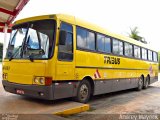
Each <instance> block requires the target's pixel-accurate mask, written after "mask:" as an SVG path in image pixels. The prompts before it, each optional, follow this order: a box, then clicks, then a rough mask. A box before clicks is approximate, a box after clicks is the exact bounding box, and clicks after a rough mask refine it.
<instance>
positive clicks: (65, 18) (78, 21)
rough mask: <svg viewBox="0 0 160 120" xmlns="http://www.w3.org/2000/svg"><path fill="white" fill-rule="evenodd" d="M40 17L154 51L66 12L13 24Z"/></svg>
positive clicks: (146, 45) (138, 42)
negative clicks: (56, 20)
mask: <svg viewBox="0 0 160 120" xmlns="http://www.w3.org/2000/svg"><path fill="white" fill-rule="evenodd" d="M40 19H59V20H62V21H64V22H67V23H70V24H73V25H77V26H80V27H84V28H87V29H89V30H93V31H95V32H98V33H101V34H105V35H108V36H111V37H113V38H117V39H120V40H123V41H126V42H129V43H132V44H135V45H137V46H141V47H144V48H147V49H150V50H153V51H155V50H154V49H153V48H151V47H150V46H149V44H144V43H142V42H140V41H137V40H134V39H132V38H129V37H127V36H124V35H120V34H116V33H113V32H110V31H108V30H106V29H105V28H102V27H99V26H97V25H95V24H92V23H89V22H86V21H84V20H81V19H79V18H76V17H74V16H71V15H66V14H52V15H43V16H35V17H30V18H25V19H21V20H18V21H16V22H15V23H14V24H20V23H24V22H28V21H34V20H40Z"/></svg>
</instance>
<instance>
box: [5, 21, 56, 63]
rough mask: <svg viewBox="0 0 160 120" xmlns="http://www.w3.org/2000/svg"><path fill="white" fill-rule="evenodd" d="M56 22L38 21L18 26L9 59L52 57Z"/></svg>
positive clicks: (8, 51)
mask: <svg viewBox="0 0 160 120" xmlns="http://www.w3.org/2000/svg"><path fill="white" fill-rule="evenodd" d="M54 28H55V21H54V20H38V21H33V22H28V23H23V24H20V25H16V26H14V27H13V28H12V33H11V37H10V41H9V45H8V49H7V53H6V58H8V59H10V60H11V59H28V58H32V59H48V58H50V57H51V56H52V53H53V52H52V51H53V46H54V45H53V43H54V32H55V29H54Z"/></svg>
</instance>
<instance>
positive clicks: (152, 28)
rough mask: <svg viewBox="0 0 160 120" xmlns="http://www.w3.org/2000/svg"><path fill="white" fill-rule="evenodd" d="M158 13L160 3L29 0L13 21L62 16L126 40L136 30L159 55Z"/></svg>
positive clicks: (145, 0)
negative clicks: (59, 14) (118, 35)
mask: <svg viewBox="0 0 160 120" xmlns="http://www.w3.org/2000/svg"><path fill="white" fill-rule="evenodd" d="M159 11H160V0H30V1H29V3H28V4H27V5H26V6H25V7H24V9H23V10H22V11H21V12H20V14H19V15H18V16H17V18H16V19H15V20H18V19H22V18H26V17H31V16H37V15H46V14H55V13H64V14H69V15H73V16H76V17H78V18H81V19H83V20H86V21H88V22H91V23H94V24H97V25H99V26H101V27H103V28H106V29H107V30H109V31H111V32H114V33H118V34H122V35H126V36H128V33H129V32H130V28H134V27H138V31H139V32H140V33H139V35H140V36H142V37H144V38H145V39H146V41H147V42H149V44H150V45H151V47H154V48H155V49H156V50H159V51H160V47H159V46H160V45H159V44H158V42H159V41H160V35H159V34H160V30H159V29H160V15H159ZM2 37H3V36H2V34H1V35H0V38H2ZM8 38H9V37H8ZM1 40H2V39H1ZM0 42H2V41H0Z"/></svg>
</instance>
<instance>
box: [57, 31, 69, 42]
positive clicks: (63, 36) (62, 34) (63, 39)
mask: <svg viewBox="0 0 160 120" xmlns="http://www.w3.org/2000/svg"><path fill="white" fill-rule="evenodd" d="M66 39H67V32H66V31H64V30H61V31H60V36H59V45H65V43H66Z"/></svg>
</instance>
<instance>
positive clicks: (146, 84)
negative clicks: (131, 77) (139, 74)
mask: <svg viewBox="0 0 160 120" xmlns="http://www.w3.org/2000/svg"><path fill="white" fill-rule="evenodd" d="M148 86H149V76H147V77H146V80H145V82H144V86H143V88H144V89H147V88H148Z"/></svg>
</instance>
